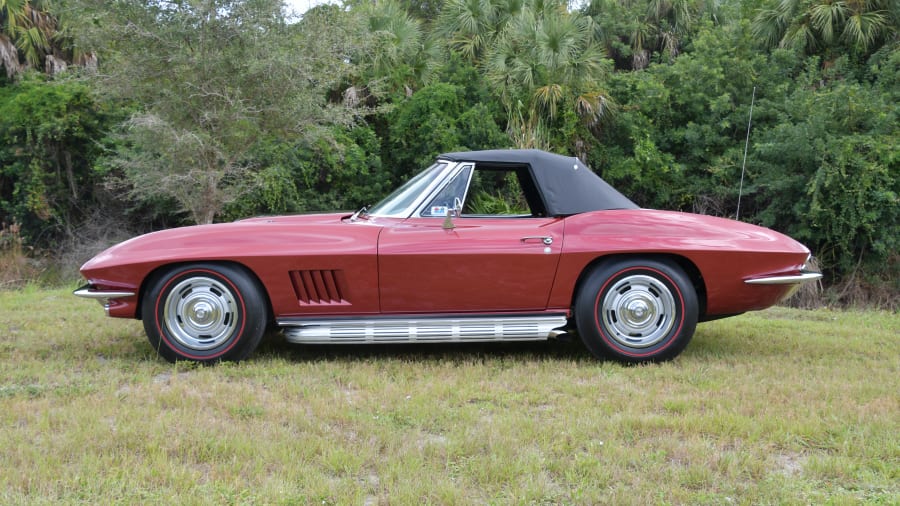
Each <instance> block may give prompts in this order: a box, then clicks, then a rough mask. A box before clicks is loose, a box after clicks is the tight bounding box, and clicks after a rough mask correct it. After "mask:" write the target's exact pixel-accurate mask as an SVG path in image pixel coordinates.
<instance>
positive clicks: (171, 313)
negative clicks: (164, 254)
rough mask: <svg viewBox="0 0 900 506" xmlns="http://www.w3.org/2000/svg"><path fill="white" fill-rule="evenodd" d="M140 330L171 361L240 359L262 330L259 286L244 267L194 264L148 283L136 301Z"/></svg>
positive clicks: (263, 315)
mask: <svg viewBox="0 0 900 506" xmlns="http://www.w3.org/2000/svg"><path fill="white" fill-rule="evenodd" d="M141 304H142V306H141V314H142V315H143V321H144V331H145V332H146V333H147V338H148V339H149V341H150V344H151V345H152V346H153V348H154V349H155V350H157V352H158V353H159V355H160V356H162V357H163V358H165V359H166V360H168V361H170V362H175V361H176V360H190V361H194V362H217V361H220V360H227V361H239V360H243V359H244V358H246V357H247V356H249V355H250V354H251V353H253V351H254V350H256V347H257V346H258V345H259V342H260V340H261V339H262V336H263V334H264V333H265V330H266V323H267V314H268V311H267V303H266V298H265V295H264V292H263V289H262V287H260V285H259V283H258V282H257V281H256V278H254V277H253V276H252V275H251V274H249V273H247V272H246V271H245V270H244V269H243V268H241V267H238V266H232V265H219V264H193V265H185V266H181V267H178V268H175V269H173V270H170V271H167V272H165V273H164V274H162V275H161V276H159V277H157V278H156V279H155V280H153V281H151V283H150V285H149V288H148V290H147V292H146V293H145V294H144V297H143V300H142V302H141Z"/></svg>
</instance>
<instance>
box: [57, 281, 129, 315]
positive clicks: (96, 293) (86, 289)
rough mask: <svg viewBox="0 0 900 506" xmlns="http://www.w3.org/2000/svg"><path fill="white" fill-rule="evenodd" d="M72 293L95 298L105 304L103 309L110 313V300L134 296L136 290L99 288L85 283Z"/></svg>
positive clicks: (86, 297)
mask: <svg viewBox="0 0 900 506" xmlns="http://www.w3.org/2000/svg"><path fill="white" fill-rule="evenodd" d="M72 295H74V296H76V297H82V298H85V299H94V300H96V301H97V302H99V303H100V305H102V306H103V309H104V310H105V311H106V314H107V315H109V308H110V300H112V299H122V298H126V297H134V295H135V293H134V292H128V291H124V290H97V289H96V288H94V287H93V286H91V285H84V286H82V287H81V288H79V289H77V290H75V291H74V292H72Z"/></svg>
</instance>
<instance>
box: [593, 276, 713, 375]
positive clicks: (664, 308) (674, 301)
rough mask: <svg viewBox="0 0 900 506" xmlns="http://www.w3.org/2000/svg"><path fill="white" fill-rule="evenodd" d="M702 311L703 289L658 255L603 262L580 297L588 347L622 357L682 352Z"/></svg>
mask: <svg viewBox="0 0 900 506" xmlns="http://www.w3.org/2000/svg"><path fill="white" fill-rule="evenodd" d="M697 315H698V304H697V294H696V291H695V290H694V287H693V285H692V284H691V282H690V280H689V279H688V277H687V275H686V274H685V273H684V271H683V270H682V269H681V268H679V267H678V266H676V265H674V264H671V263H669V262H666V261H661V260H653V259H640V258H628V259H620V260H616V261H612V262H608V263H605V264H601V265H600V266H598V267H597V268H595V269H594V270H593V271H592V272H591V273H590V274H589V275H588V277H587V279H586V280H585V282H584V283H583V284H582V286H581V288H580V289H579V291H578V294H577V298H576V300H575V322H576V325H577V327H578V333H579V335H581V339H582V340H583V341H584V344H585V346H586V347H587V348H588V350H590V351H591V353H593V354H594V355H595V356H597V357H609V358H613V359H616V360H619V361H622V362H660V361H664V360H671V359H672V358H674V357H676V356H677V355H678V354H679V353H681V351H682V350H684V348H685V346H687V344H688V342H689V341H690V340H691V337H692V336H693V335H694V329H695V328H696V327H697Z"/></svg>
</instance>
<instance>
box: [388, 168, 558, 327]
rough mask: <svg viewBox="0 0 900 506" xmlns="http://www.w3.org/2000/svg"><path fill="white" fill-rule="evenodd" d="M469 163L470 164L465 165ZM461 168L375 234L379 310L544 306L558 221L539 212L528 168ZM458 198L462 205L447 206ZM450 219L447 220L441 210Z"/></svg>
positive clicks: (553, 271)
mask: <svg viewBox="0 0 900 506" xmlns="http://www.w3.org/2000/svg"><path fill="white" fill-rule="evenodd" d="M469 169H472V170H469ZM469 169H467V170H465V171H461V172H460V173H459V174H457V176H456V177H455V178H454V179H453V180H451V181H450V182H448V183H447V185H446V186H445V187H444V189H443V190H442V191H441V192H439V193H438V194H437V195H436V196H435V198H434V199H433V200H432V201H431V202H429V203H427V204H425V205H424V206H423V207H422V209H421V210H420V211H419V212H418V213H416V214H415V215H414V216H413V217H412V218H408V219H406V220H402V221H401V220H398V221H396V222H393V223H391V224H388V225H386V226H385V227H384V228H383V229H382V231H381V235H380V236H379V240H378V275H379V276H378V278H379V292H380V298H381V310H382V312H384V313H456V312H459V313H464V312H507V311H541V310H544V309H546V307H547V300H548V298H549V294H550V289H551V287H552V285H553V280H554V277H555V275H556V267H557V265H558V263H559V255H560V251H561V250H562V244H563V235H564V234H563V232H564V225H565V223H564V221H563V220H562V218H548V217H544V216H542V214H543V211H542V209H535V208H537V207H541V205H540V203H539V202H538V204H535V202H536V201H537V199H539V196H537V195H536V194H528V193H529V192H531V193H534V192H533V188H534V185H533V182H532V181H531V180H530V177H531V176H530V171H529V170H528V168H527V167H473V168H469ZM460 204H461V207H462V209H459V210H457V209H448V206H449V207H456V206H458V205H460ZM448 213H449V214H460V216H458V217H452V218H451V219H450V221H449V225H450V226H449V227H448V226H447V225H448V223H447V219H446V216H445V215H446V214H448Z"/></svg>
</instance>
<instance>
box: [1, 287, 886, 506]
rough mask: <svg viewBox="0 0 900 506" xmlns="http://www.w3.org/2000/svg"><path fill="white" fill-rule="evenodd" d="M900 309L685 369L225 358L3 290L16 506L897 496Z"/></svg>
mask: <svg viewBox="0 0 900 506" xmlns="http://www.w3.org/2000/svg"><path fill="white" fill-rule="evenodd" d="M898 336H900V316H898V314H897V313H889V312H874V311H872V312H862V311H852V312H851V311H847V312H840V311H828V310H819V311H800V310H791V309H783V308H776V309H772V310H768V311H764V312H760V313H755V314H748V315H744V316H740V317H736V318H731V319H726V320H721V321H716V322H710V323H705V324H701V325H700V326H699V327H698V331H697V334H696V336H695V337H694V340H693V342H692V343H691V344H690V346H689V347H688V349H687V350H686V351H685V353H684V354H683V355H682V356H681V357H679V358H678V359H676V360H675V361H673V362H670V363H667V364H662V365H655V366H643V367H625V366H622V365H619V364H616V363H611V362H600V361H596V360H594V359H592V358H590V357H589V356H588V355H587V353H586V352H585V351H584V349H583V348H582V347H581V346H579V345H574V344H560V343H546V344H545V343H540V344H532V345H515V346H514V345H498V346H488V345H480V346H471V345H466V346H445V345H433V346H382V347H374V348H367V347H350V348H340V347H299V346H292V345H287V344H284V343H283V342H282V341H281V340H279V338H278V336H277V335H274V336H270V337H269V339H268V340H267V342H266V343H265V344H264V345H263V347H262V348H261V349H260V350H259V352H258V353H257V354H256V355H255V356H254V357H253V359H252V360H250V361H247V362H244V363H241V364H237V365H235V364H222V365H220V366H216V367H193V366H190V365H177V366H173V365H170V364H168V363H166V362H164V361H162V360H161V359H158V358H157V357H155V356H154V353H153V351H152V350H151V349H150V345H149V344H148V343H147V341H146V338H145V337H144V335H143V329H142V327H141V325H140V322H137V321H122V320H114V319H108V318H105V317H104V316H103V311H102V310H101V308H100V307H99V306H98V305H97V304H96V303H91V302H90V301H83V300H79V299H76V298H74V297H72V296H71V295H70V293H69V292H68V291H64V290H52V291H48V290H40V289H34V288H26V289H24V290H21V291H13V292H9V291H7V292H0V503H2V504H15V503H57V502H64V503H79V502H84V503H98V504H106V503H121V504H132V503H165V504H170V503H172V504H174V503H185V504H222V503H241V504H245V503H259V504H272V503H276V504H278V503H284V504H313V503H315V504H388V503H390V504H420V503H432V504H473V503H482V504H483V503H494V504H496V503H503V504H507V503H512V504H528V503H549V504H597V503H605V504H704V503H705V504H731V503H735V504H819V503H833V504H857V503H858V504H898V503H900V401H898V395H900V394H898V392H900V337H898Z"/></svg>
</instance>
